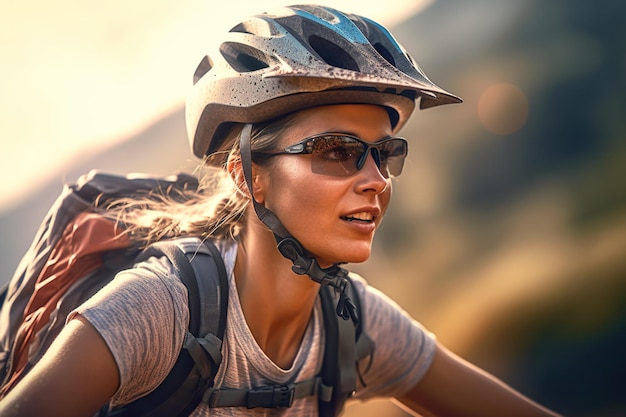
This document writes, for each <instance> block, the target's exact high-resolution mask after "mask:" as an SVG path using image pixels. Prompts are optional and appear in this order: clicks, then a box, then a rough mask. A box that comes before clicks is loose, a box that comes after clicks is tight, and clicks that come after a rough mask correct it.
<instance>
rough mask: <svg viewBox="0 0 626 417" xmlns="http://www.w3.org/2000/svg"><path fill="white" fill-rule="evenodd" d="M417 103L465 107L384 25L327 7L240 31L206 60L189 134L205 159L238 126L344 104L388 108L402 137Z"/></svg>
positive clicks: (285, 14)
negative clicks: (365, 104) (429, 75)
mask: <svg viewBox="0 0 626 417" xmlns="http://www.w3.org/2000/svg"><path fill="white" fill-rule="evenodd" d="M417 98H420V108H421V109H425V108H429V107H434V106H438V105H441V104H449V103H459V102H461V99H460V98H458V97H456V96H454V95H452V94H450V93H448V92H446V91H444V90H443V89H441V88H439V87H438V86H437V85H435V84H434V83H433V82H431V81H430V80H429V79H428V78H427V77H426V75H425V74H424V73H423V72H422V70H421V69H420V68H419V66H418V65H417V64H416V63H415V62H414V61H413V59H412V58H411V57H410V56H409V54H408V53H407V52H406V51H405V50H404V48H402V46H400V44H398V42H397V41H396V40H395V39H394V38H393V36H392V35H391V34H390V33H389V32H388V31H387V30H386V29H385V28H384V27H383V26H381V25H379V24H378V23H376V22H374V21H372V20H370V19H367V18H365V17H361V16H357V15H352V14H345V13H342V12H339V11H337V10H334V9H332V8H329V7H325V6H314V5H301V6H290V7H285V8H282V9H280V10H278V11H277V12H274V13H264V14H260V15H256V16H253V17H251V18H249V19H247V20H245V21H243V22H241V23H240V24H238V25H236V26H235V27H233V28H232V29H231V30H230V31H229V32H228V34H227V36H226V37H225V38H224V39H223V40H222V42H221V43H220V44H219V47H218V51H217V52H216V53H215V54H212V56H208V55H207V56H205V57H204V58H203V59H202V61H201V62H200V64H199V66H198V68H197V69H196V72H195V74H194V86H193V89H192V92H191V94H190V95H189V97H188V100H187V106H186V120H187V131H188V135H189V141H190V145H191V148H192V150H193V153H194V154H195V155H196V156H197V157H199V158H202V157H204V156H206V155H210V154H212V153H214V152H215V151H217V150H218V149H219V148H220V146H221V145H222V143H221V141H223V138H224V136H225V135H224V133H225V132H226V130H227V129H228V128H229V127H230V126H231V125H232V124H233V123H258V122H263V121H267V120H270V119H272V118H275V117H278V116H282V115H285V114H288V113H291V112H294V111H297V110H302V109H305V108H309V107H314V106H318V105H325V104H339V103H353V104H356V103H368V104H377V105H381V106H384V107H386V108H388V109H389V112H390V117H391V122H392V126H393V128H394V131H397V130H399V129H400V128H401V127H402V126H403V125H404V124H405V123H406V121H407V120H408V118H409V116H410V115H411V113H412V112H413V110H414V108H415V101H416V99H417Z"/></svg>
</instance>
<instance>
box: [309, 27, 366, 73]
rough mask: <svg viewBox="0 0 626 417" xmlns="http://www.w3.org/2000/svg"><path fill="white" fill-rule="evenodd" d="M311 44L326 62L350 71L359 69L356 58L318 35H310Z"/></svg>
mask: <svg viewBox="0 0 626 417" xmlns="http://www.w3.org/2000/svg"><path fill="white" fill-rule="evenodd" d="M309 45H311V48H313V50H314V51H315V52H317V54H318V55H319V57H320V58H322V60H323V61H324V62H326V63H327V64H328V65H331V66H333V67H337V68H343V69H347V70H350V71H359V70H360V69H359V66H358V65H357V63H356V61H355V60H354V58H352V57H351V56H350V55H349V54H348V53H347V52H346V51H345V50H343V49H342V48H341V47H339V46H337V45H335V44H334V43H332V42H330V41H328V40H327V39H324V38H321V37H319V36H316V35H312V36H311V37H309Z"/></svg>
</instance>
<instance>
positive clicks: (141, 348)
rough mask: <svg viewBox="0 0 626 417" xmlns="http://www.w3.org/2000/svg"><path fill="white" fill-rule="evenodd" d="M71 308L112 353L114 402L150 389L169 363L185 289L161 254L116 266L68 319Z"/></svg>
mask: <svg viewBox="0 0 626 417" xmlns="http://www.w3.org/2000/svg"><path fill="white" fill-rule="evenodd" d="M76 314H80V315H81V316H82V317H84V318H85V319H87V320H88V321H89V322H90V323H91V324H92V325H93V326H94V327H95V328H96V330H97V331H98V332H99V333H100V335H101V336H102V338H103V339H104V341H105V342H106V344H107V346H108V347H109V349H110V350H111V353H112V354H113V357H114V358H115V362H116V363H117V366H118V369H119V373H120V387H119V389H118V391H117V392H116V393H115V395H114V396H113V398H112V399H111V406H113V407H115V406H119V405H123V404H127V403H129V402H131V401H132V400H134V399H136V398H138V397H141V396H143V395H145V394H147V393H149V392H150V391H152V390H154V389H155V388H156V387H157V386H158V385H159V384H160V383H161V382H162V381H163V380H164V379H165V377H166V376H167V374H168V373H169V371H170V369H171V368H172V367H173V366H174V363H175V362H176V359H177V357H178V354H179V353H180V349H181V347H182V344H183V341H184V338H185V335H186V329H187V323H188V321H189V310H188V307H187V290H186V288H185V286H184V285H183V284H182V283H181V282H180V280H179V279H178V278H177V277H176V275H175V272H174V271H173V268H172V266H171V264H170V263H169V262H168V261H167V259H166V258H165V257H163V258H160V259H158V258H150V259H148V260H147V261H146V262H142V263H139V264H137V265H136V266H135V267H133V268H132V269H129V270H126V271H122V272H120V273H119V274H118V275H117V276H116V277H115V279H113V281H111V283H109V284H108V285H107V286H105V287H104V288H102V289H101V290H100V291H99V292H98V293H97V294H96V295H94V296H93V297H92V298H90V299H89V300H87V301H86V302H85V303H84V304H82V305H81V306H79V307H78V308H77V309H76V310H74V311H73V312H72V313H71V314H70V315H69V316H68V320H71V319H72V317H74V316H75V315H76Z"/></svg>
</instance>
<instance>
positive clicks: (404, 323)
mask: <svg viewBox="0 0 626 417" xmlns="http://www.w3.org/2000/svg"><path fill="white" fill-rule="evenodd" d="M353 277H354V278H356V279H354V285H355V286H356V289H357V291H359V294H360V295H361V303H362V307H361V308H362V314H364V315H365V324H364V331H365V332H366V334H367V335H368V336H369V337H370V338H371V339H372V340H373V341H374V346H375V347H374V353H373V355H372V356H371V357H367V358H365V359H362V360H361V361H360V363H359V369H360V371H361V376H362V377H363V380H364V382H365V386H363V385H362V384H361V382H360V381H359V382H358V386H357V393H356V397H357V398H359V399H362V400H365V399H370V398H373V397H399V396H402V395H403V394H405V393H406V392H408V391H409V390H410V389H411V388H413V387H414V386H415V385H416V384H417V383H418V382H419V381H420V379H421V378H422V377H423V376H424V374H425V373H426V371H427V370H428V368H429V367H430V364H431V363H432V360H433V357H434V355H435V351H436V341H435V336H434V335H433V334H432V333H430V332H429V331H427V330H426V329H425V328H424V327H423V326H422V325H421V324H420V323H418V322H417V321H416V320H414V319H413V318H412V317H411V316H410V315H409V314H408V313H407V312H406V311H405V310H403V309H402V308H401V307H400V306H399V305H398V304H397V303H395V302H394V301H393V300H391V299H390V298H389V297H388V296H386V295H385V294H383V293H382V292H380V291H379V290H377V289H376V288H374V287H371V286H369V285H367V283H366V282H365V281H364V280H363V279H362V278H361V277H359V276H358V275H354V274H353ZM357 380H358V378H357Z"/></svg>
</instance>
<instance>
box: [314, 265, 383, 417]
mask: <svg viewBox="0 0 626 417" xmlns="http://www.w3.org/2000/svg"><path fill="white" fill-rule="evenodd" d="M348 291H349V293H348V294H349V296H350V299H351V300H352V302H353V303H354V305H355V307H356V321H355V322H353V321H352V320H340V319H339V317H338V316H337V314H336V313H335V308H334V304H335V302H336V300H335V298H336V295H335V294H333V292H332V291H331V288H329V287H322V288H321V289H320V298H321V301H322V311H323V313H324V327H325V333H326V340H325V346H324V360H323V362H322V370H321V376H322V379H323V381H324V384H325V385H328V386H331V387H334V388H333V391H332V396H331V398H330V400H328V399H324V398H322V397H320V401H319V415H320V416H324V417H326V416H336V415H338V414H340V413H341V411H342V410H343V407H344V405H345V402H346V400H347V399H348V398H350V397H352V396H354V393H355V391H356V377H357V375H358V377H359V378H360V382H361V384H362V385H365V381H363V378H362V375H361V370H360V369H359V363H358V361H359V360H361V359H364V358H366V357H368V356H369V357H370V358H371V356H372V354H373V353H374V342H373V341H372V339H371V338H370V337H369V336H368V335H367V334H366V333H365V332H364V331H363V326H364V321H365V315H364V314H363V312H362V306H361V299H360V297H359V294H358V291H357V289H356V288H354V283H353V281H352V279H351V278H350V277H349V276H348Z"/></svg>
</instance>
